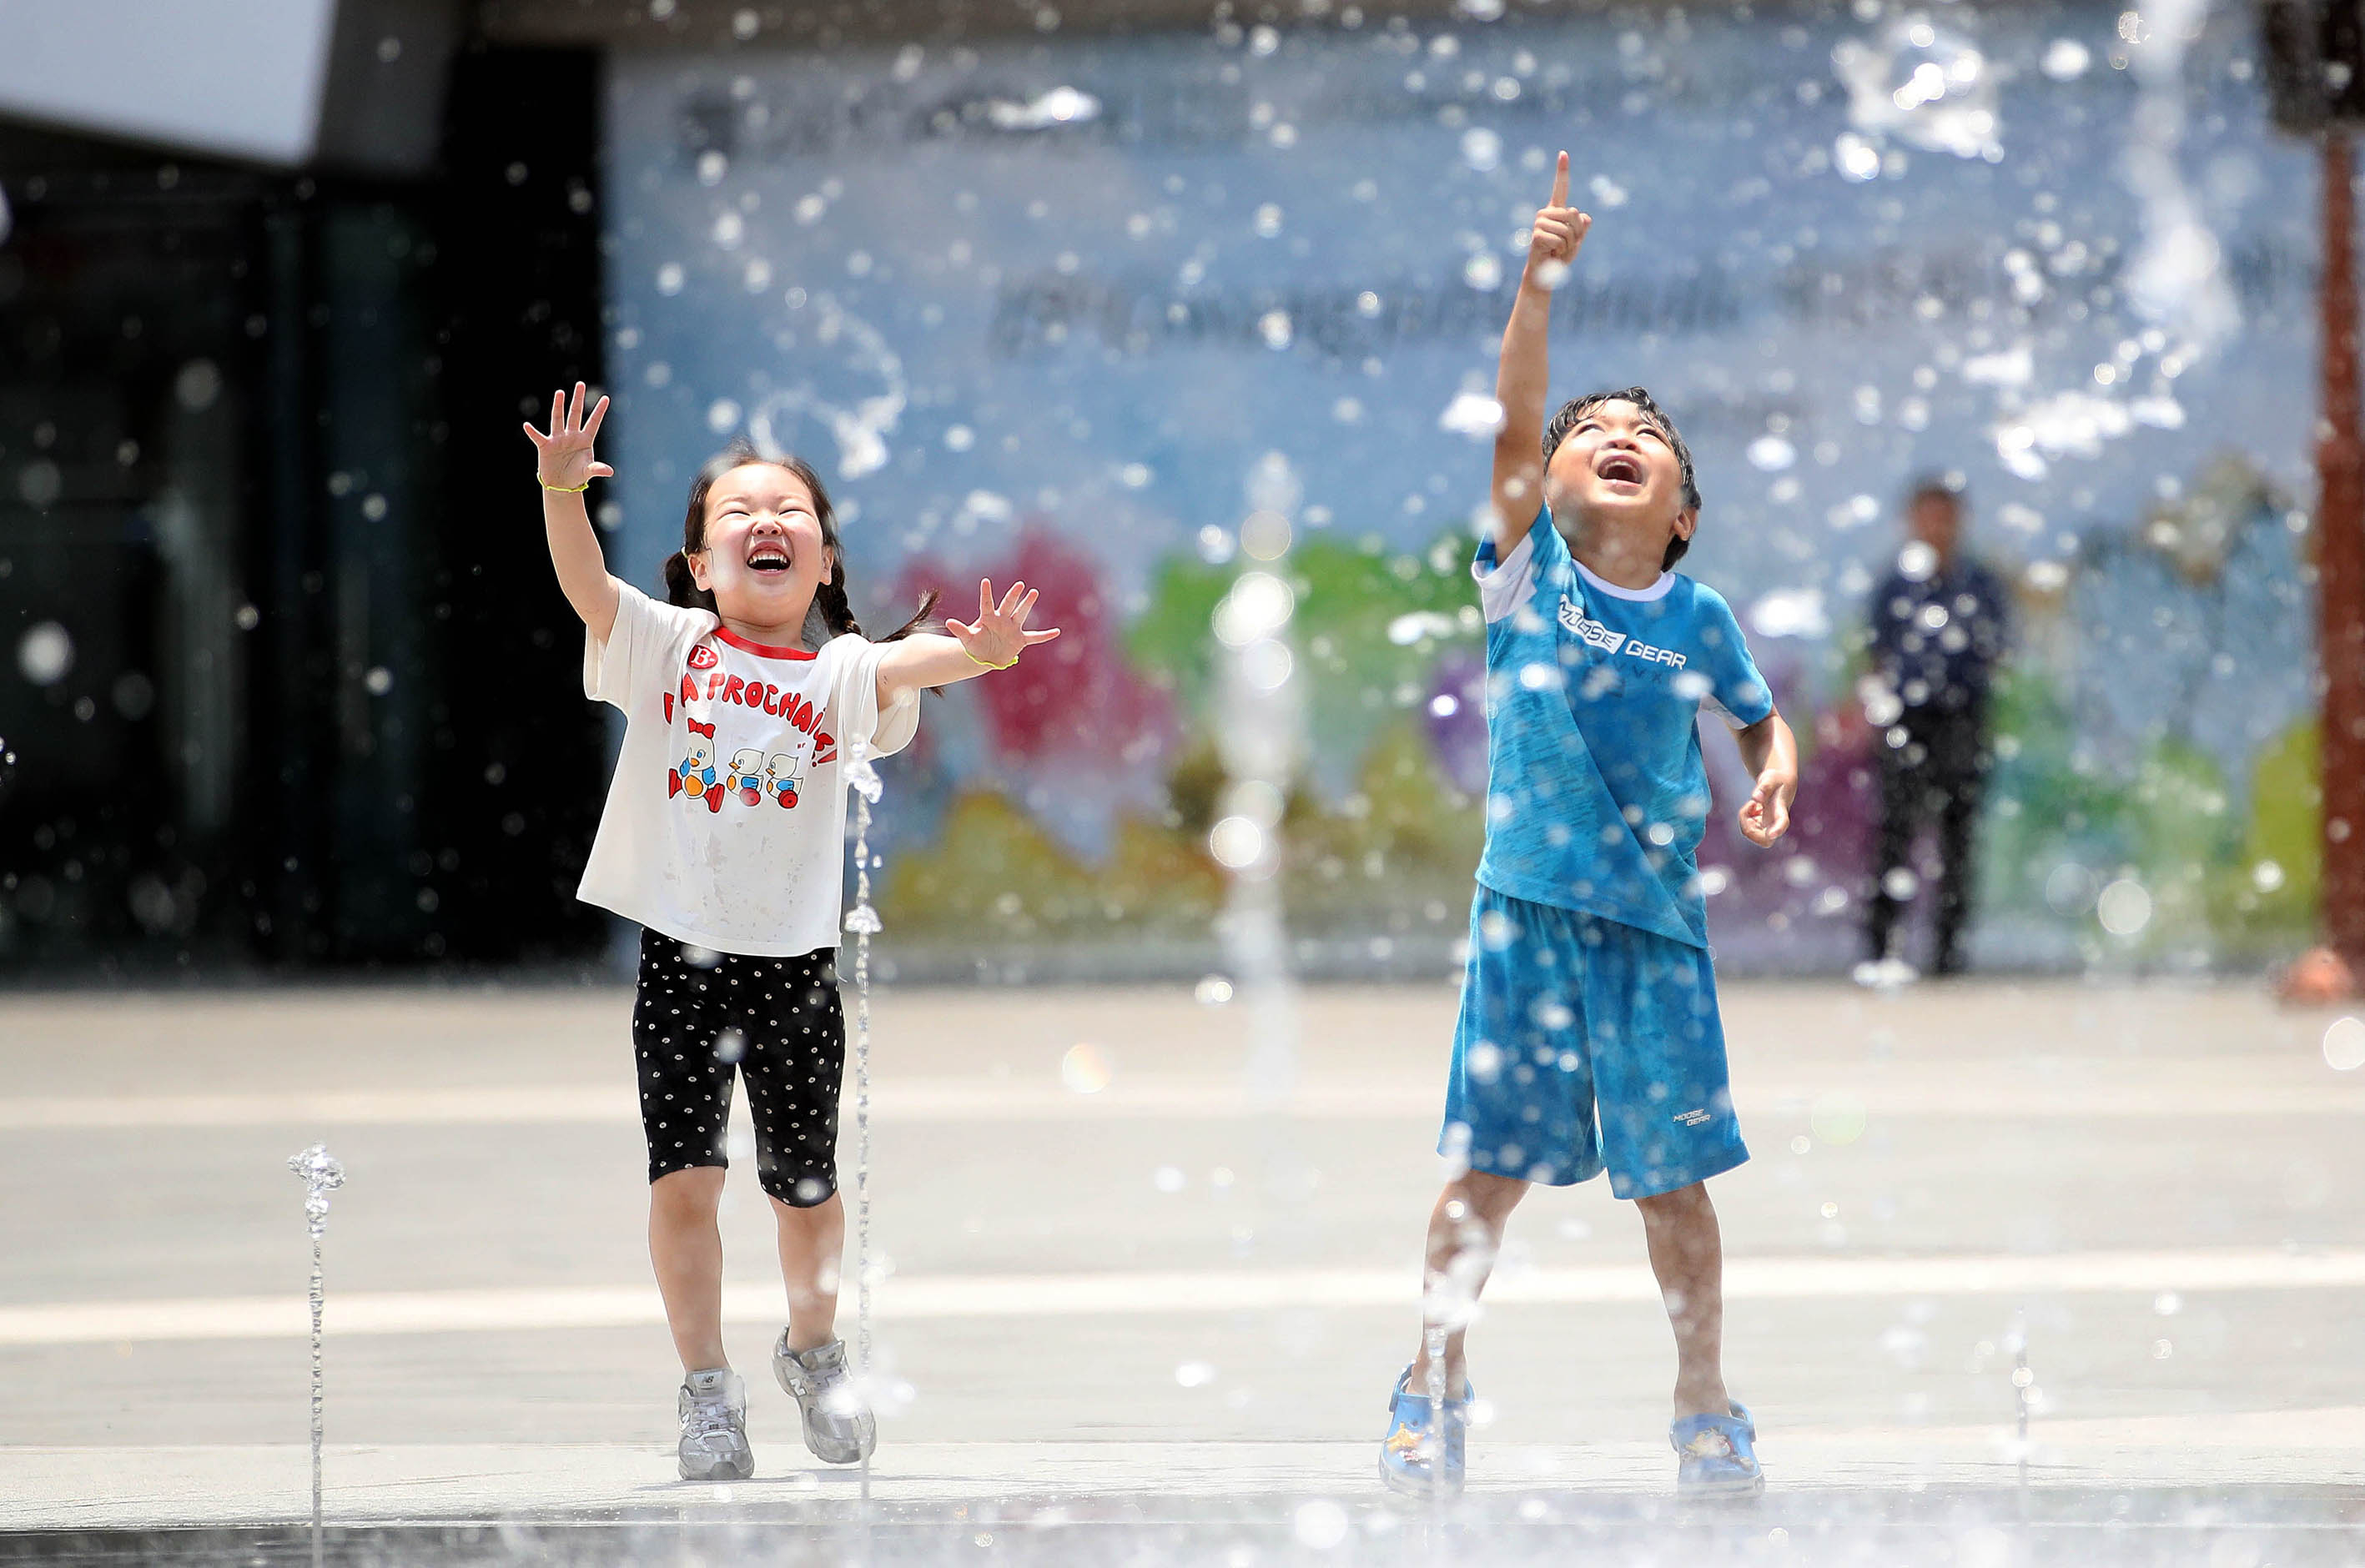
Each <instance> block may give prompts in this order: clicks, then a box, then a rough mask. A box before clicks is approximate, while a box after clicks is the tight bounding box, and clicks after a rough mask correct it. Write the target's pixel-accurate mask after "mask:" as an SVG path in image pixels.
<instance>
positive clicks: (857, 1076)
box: [846, 740, 885, 1556]
mask: <svg viewBox="0 0 2365 1568" xmlns="http://www.w3.org/2000/svg"><path fill="white" fill-rule="evenodd" d="M869 754H870V747H869V743H868V742H867V741H862V740H857V741H856V742H855V743H854V747H853V755H852V756H851V757H850V758H849V759H848V760H847V762H846V784H847V786H848V787H849V788H851V789H852V790H854V907H853V908H852V909H851V910H849V911H847V912H846V930H848V931H850V932H852V933H854V1325H855V1327H854V1377H855V1383H856V1385H857V1387H859V1388H861V1389H862V1390H863V1391H864V1393H863V1397H864V1398H865V1399H866V1400H867V1399H869V1396H870V1395H869V1388H870V938H871V937H872V936H874V935H877V934H878V932H879V911H878V910H877V909H876V908H875V907H873V906H872V904H871V902H870V808H871V807H872V806H873V805H875V804H876V803H877V802H878V800H879V797H880V793H881V791H882V790H884V788H885V787H884V786H883V785H881V784H880V781H879V770H878V769H877V768H875V767H871V765H870V755H869ZM860 1506H861V1513H860V1519H861V1525H862V1531H863V1537H864V1540H865V1542H866V1552H865V1555H866V1556H867V1555H868V1551H867V1543H868V1540H869V1531H870V1455H869V1452H868V1451H867V1450H866V1451H865V1452H864V1454H863V1455H862V1490H861V1505H860Z"/></svg>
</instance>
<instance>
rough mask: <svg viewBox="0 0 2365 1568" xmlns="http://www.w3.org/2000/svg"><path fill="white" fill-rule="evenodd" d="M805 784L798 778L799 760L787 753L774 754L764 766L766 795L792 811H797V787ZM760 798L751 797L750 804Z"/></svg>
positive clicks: (778, 752) (777, 752)
mask: <svg viewBox="0 0 2365 1568" xmlns="http://www.w3.org/2000/svg"><path fill="white" fill-rule="evenodd" d="M803 782H804V780H803V779H801V778H798V777H797V759H796V758H795V757H793V756H790V755H789V754H788V753H787V752H784V751H776V752H774V753H773V754H772V755H771V757H770V759H769V760H768V761H767V762H766V763H765V764H764V790H763V792H764V794H766V795H769V796H771V797H772V799H773V800H775V801H779V803H780V804H781V805H782V806H784V807H786V808H788V809H789V810H790V811H794V810H795V809H796V804H797V786H798V785H800V784H801V783H803ZM760 798H761V797H755V796H751V797H750V799H749V801H748V803H749V804H750V805H752V804H754V803H755V801H756V800H757V799H760Z"/></svg>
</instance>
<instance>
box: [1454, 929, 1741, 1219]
mask: <svg viewBox="0 0 2365 1568" xmlns="http://www.w3.org/2000/svg"><path fill="white" fill-rule="evenodd" d="M1438 1152H1439V1153H1440V1154H1442V1155H1446V1156H1448V1157H1450V1158H1453V1159H1466V1160H1467V1161H1468V1163H1469V1166H1470V1168H1471V1169H1472V1170H1485V1171H1488V1172H1491V1173H1493V1174H1495V1175H1497V1176H1510V1177H1516V1178H1518V1179H1519V1180H1522V1181H1528V1182H1543V1183H1545V1184H1547V1185H1550V1186H1556V1187H1558V1186H1568V1185H1571V1184H1573V1183H1575V1182H1584V1181H1588V1180H1590V1179H1591V1178H1593V1177H1595V1176H1597V1175H1598V1174H1600V1173H1601V1171H1602V1170H1604V1169H1607V1170H1608V1172H1609V1190H1610V1191H1611V1192H1612V1193H1615V1194H1616V1195H1618V1196H1619V1197H1621V1198H1647V1197H1652V1196H1654V1195H1656V1194H1658V1193H1672V1192H1674V1191H1676V1189H1677V1188H1679V1187H1688V1186H1690V1185H1691V1184H1692V1183H1693V1182H1701V1181H1705V1180H1707V1179H1708V1178H1709V1177H1710V1176H1715V1175H1718V1174H1720V1173H1721V1172H1723V1171H1726V1170H1732V1168H1733V1167H1734V1166H1736V1165H1739V1164H1741V1163H1742V1162H1743V1160H1745V1159H1748V1158H1749V1150H1748V1148H1747V1147H1746V1146H1744V1145H1743V1143H1742V1141H1741V1126H1740V1124H1739V1122H1737V1121H1736V1120H1735V1119H1734V1117H1733V1114H1732V1091H1731V1089H1730V1087H1729V1085H1728V1083H1727V1081H1726V1070H1725V1058H1724V1026H1723V1025H1722V1023H1721V1021H1720V1020H1719V1018H1718V1016H1717V1006H1716V975H1715V972H1714V970H1713V969H1711V968H1710V966H1709V955H1708V951H1707V949H1706V948H1702V947H1695V946H1691V945H1690V944H1688V943H1684V942H1677V941H1675V940H1674V939H1672V938H1670V937H1666V936H1662V935H1657V934H1655V933H1653V932H1649V931H1643V930H1640V929H1638V928H1636V927H1634V926H1631V925H1621V924H1619V923H1618V922H1616V921H1614V920H1604V919H1602V918H1600V917H1599V916H1597V915H1590V914H1581V913H1577V912H1576V911H1575V910H1570V909H1563V908H1561V907H1559V906H1558V905H1555V904H1543V903H1531V902H1528V901H1527V900H1525V899H1515V898H1511V897H1508V895H1506V894H1503V893H1498V892H1496V891H1495V890H1493V889H1491V888H1488V887H1485V886H1483V885H1482V886H1481V887H1480V888H1479V889H1478V894H1477V898H1476V900H1475V902H1474V903H1473V905H1472V908H1471V916H1470V962H1469V966H1468V969H1466V971H1465V972H1464V975H1463V984H1462V1016H1461V1021H1460V1023H1459V1024H1458V1025H1456V1026H1455V1029H1454V1036H1453V1068H1452V1081H1451V1083H1450V1085H1449V1086H1448V1089H1447V1092H1446V1101H1445V1131H1444V1134H1443V1136H1442V1137H1441V1138H1440V1142H1439V1145H1438Z"/></svg>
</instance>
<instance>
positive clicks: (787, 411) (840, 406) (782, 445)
mask: <svg viewBox="0 0 2365 1568" xmlns="http://www.w3.org/2000/svg"><path fill="white" fill-rule="evenodd" d="M813 309H814V310H815V311H816V312H817V313H818V315H819V318H820V326H819V328H818V329H817V330H816V331H815V333H814V337H815V340H816V342H817V343H818V345H819V346H820V347H821V348H823V349H824V350H841V349H842V350H843V359H844V363H845V364H846V367H847V368H848V369H849V370H851V371H853V372H854V373H855V375H857V376H860V377H864V378H867V379H869V381H871V382H873V383H875V384H876V386H877V387H878V390H877V391H875V392H872V393H869V395H867V396H863V397H857V398H854V399H853V400H852V401H851V403H846V402H833V401H831V400H829V399H827V398H823V397H822V396H821V394H820V393H818V392H816V391H815V390H814V389H813V387H812V386H790V387H784V388H782V389H780V390H779V391H777V392H774V393H773V394H772V395H771V396H769V397H768V398H764V399H763V400H762V401H761V402H759V403H757V405H756V406H755V407H754V408H753V409H748V410H747V411H746V420H747V433H748V435H749V436H750V437H752V438H753V439H754V441H755V442H756V444H757V447H758V448H760V449H761V450H763V451H766V452H776V451H777V452H790V451H794V450H795V449H796V445H797V443H796V442H795V441H794V440H792V439H790V438H791V437H792V436H793V434H794V432H795V431H796V428H797V426H798V424H799V423H800V422H801V421H803V420H813V422H814V423H817V424H819V425H820V426H821V427H822V428H823V429H824V430H826V431H828V432H829V435H830V439H831V440H832V441H833V442H835V443H836V445H837V471H838V474H839V476H841V477H843V478H847V479H858V478H860V477H861V476H863V475H865V474H868V473H870V472H872V471H873V470H874V469H877V468H880V467H882V466H884V465H885V464H886V462H887V436H888V433H889V432H890V431H892V430H894V428H895V426H896V423H897V422H898V421H899V420H902V417H903V409H904V406H905V405H906V404H907V403H908V402H909V401H910V389H909V388H910V384H909V382H908V381H907V380H906V378H905V376H904V374H903V362H902V358H901V357H900V356H898V355H897V354H896V353H895V351H894V349H893V348H892V347H891V346H890V345H889V343H888V342H887V340H886V338H885V337H884V336H882V335H881V334H880V331H879V330H878V329H877V328H876V327H873V326H872V325H871V324H870V323H869V322H868V321H866V320H864V319H862V318H861V317H859V316H857V315H855V314H854V313H853V312H851V311H849V310H846V308H843V307H842V306H841V305H839V303H838V302H837V301H836V300H835V299H834V298H832V297H829V296H828V295H823V296H821V297H818V298H816V299H815V300H814V301H813ZM737 422H738V415H737V410H735V409H734V412H733V415H732V417H731V418H729V419H727V420H723V428H725V429H727V428H729V426H731V425H733V424H735V423H737ZM847 778H848V781H849V782H851V781H852V778H853V769H851V768H848V769H847ZM872 799H874V800H875V799H877V797H876V796H875V795H874V796H873V797H872Z"/></svg>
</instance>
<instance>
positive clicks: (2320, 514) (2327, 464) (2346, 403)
mask: <svg viewBox="0 0 2365 1568" xmlns="http://www.w3.org/2000/svg"><path fill="white" fill-rule="evenodd" d="M2349 178H2350V174H2349V147H2348V131H2346V130H2344V129H2339V128H2337V127H2334V128H2329V129H2326V131H2325V132H2324V428H2323V437H2322V439H2321V440H2320V441H2319V442H2318V443H2317V445H2316V451H2315V466H2316V477H2317V480H2318V482H2319V484H2320V485H2321V487H2322V490H2321V496H2320V498H2319V500H2318V504H2317V507H2316V514H2315V570H2316V595H2317V599H2316V602H2317V612H2318V615H2319V618H2320V627H2321V630H2320V637H2321V649H2322V655H2323V667H2324V676H2323V678H2324V722H2323V744H2322V751H2321V757H2320V767H2321V776H2322V778H2323V790H2324V817H2323V823H2324V827H2323V832H2324V879H2323V882H2322V899H2323V902H2322V904H2321V906H2320V907H2321V911H2322V920H2323V926H2324V940H2325V943H2326V946H2329V947H2331V949H2332V950H2333V951H2334V952H2335V953H2337V954H2338V955H2339V956H2340V958H2342V959H2343V960H2344V961H2346V963H2347V964H2348V972H2349V975H2350V976H2351V977H2352V980H2351V983H2352V984H2355V983H2359V982H2365V444H2360V437H2359V394H2358V366H2357V257H2356V248H2355V238H2354V235H2355V225H2356V201H2355V196H2354V193H2353V192H2352V190H2351V188H2350V185H2349Z"/></svg>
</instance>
